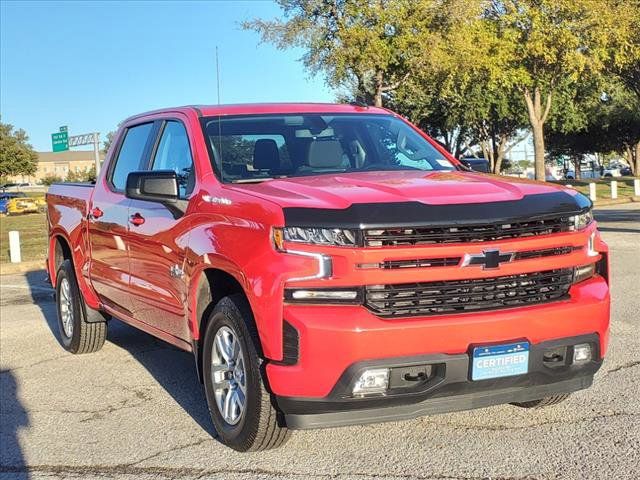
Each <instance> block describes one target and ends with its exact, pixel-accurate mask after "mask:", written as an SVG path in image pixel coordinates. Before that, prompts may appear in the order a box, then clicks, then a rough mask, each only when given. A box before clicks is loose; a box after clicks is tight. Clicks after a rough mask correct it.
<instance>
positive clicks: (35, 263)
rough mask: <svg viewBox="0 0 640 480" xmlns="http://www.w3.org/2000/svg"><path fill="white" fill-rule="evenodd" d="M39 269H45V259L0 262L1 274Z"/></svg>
mask: <svg viewBox="0 0 640 480" xmlns="http://www.w3.org/2000/svg"><path fill="white" fill-rule="evenodd" d="M38 270H45V262H44V260H32V261H29V262H21V263H0V275H13V274H15V273H27V272H37V271H38Z"/></svg>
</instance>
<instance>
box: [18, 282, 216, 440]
mask: <svg viewBox="0 0 640 480" xmlns="http://www.w3.org/2000/svg"><path fill="white" fill-rule="evenodd" d="M26 279H27V282H28V284H29V287H30V291H31V299H32V301H33V303H34V304H36V305H38V307H39V308H40V310H41V311H42V315H43V316H44V318H45V320H46V323H47V326H48V327H49V330H50V331H51V334H52V335H53V336H54V337H55V338H56V340H58V341H59V334H58V318H57V311H56V304H55V298H54V295H53V290H52V289H51V286H50V284H49V283H48V280H47V278H46V272H45V271H44V270H41V271H37V272H31V273H27V274H26ZM47 287H48V288H47ZM107 341H108V342H111V343H113V344H114V345H117V346H118V347H120V348H122V349H124V350H126V351H127V352H129V354H130V355H131V356H132V357H133V358H134V359H135V360H136V361H137V362H138V363H140V364H141V365H142V366H143V367H145V368H146V369H147V371H148V372H149V373H150V374H151V375H152V376H153V378H154V379H155V380H156V381H157V382H158V384H159V385H160V386H161V387H162V388H164V390H165V391H166V392H167V393H168V394H169V395H171V397H172V398H173V399H174V400H175V401H176V403H178V405H180V407H182V409H184V411H185V412H187V413H188V414H189V415H190V416H191V418H193V420H195V422H196V423H197V424H198V425H200V427H201V428H202V429H203V430H205V431H206V432H207V433H209V434H210V435H211V436H213V437H215V436H216V433H215V429H214V428H213V424H212V422H211V418H210V416H209V411H208V408H207V402H206V399H205V397H204V392H203V389H202V385H201V384H200V382H199V381H198V377H197V375H196V371H195V364H194V360H193V355H192V354H191V353H188V352H183V351H182V350H179V349H177V348H175V347H173V346H171V345H169V344H168V343H165V342H163V341H161V340H158V339H156V338H155V337H152V336H151V335H148V334H146V333H144V332H142V331H140V330H138V329H136V328H133V327H130V326H129V325H127V324H125V323H122V322H120V321H118V320H111V321H110V322H109V326H108V329H107ZM60 348H62V346H60ZM69 355H71V354H69Z"/></svg>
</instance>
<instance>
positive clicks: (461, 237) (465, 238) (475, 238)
mask: <svg viewBox="0 0 640 480" xmlns="http://www.w3.org/2000/svg"><path fill="white" fill-rule="evenodd" d="M572 226H573V222H572V221H571V219H570V217H557V218H549V219H544V220H531V221H526V222H517V223H493V224H479V225H450V226H439V227H393V228H376V229H367V230H364V232H363V237H364V244H365V246H367V247H388V246H411V245H429V244H438V243H468V242H488V241H494V240H502V239H505V238H522V237H533V236H539V235H548V234H551V233H560V232H568V231H570V230H571V228H572Z"/></svg>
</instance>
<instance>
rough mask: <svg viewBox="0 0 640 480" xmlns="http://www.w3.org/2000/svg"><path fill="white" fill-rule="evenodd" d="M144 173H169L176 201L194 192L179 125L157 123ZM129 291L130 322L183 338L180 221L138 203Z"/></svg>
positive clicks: (133, 209)
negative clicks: (173, 174) (176, 186)
mask: <svg viewBox="0 0 640 480" xmlns="http://www.w3.org/2000/svg"><path fill="white" fill-rule="evenodd" d="M158 132H159V133H158V139H157V140H156V142H155V143H156V145H155V147H154V148H153V150H152V153H151V156H150V162H149V164H148V165H147V167H146V168H147V169H149V170H174V171H175V172H176V173H177V174H178V178H179V182H180V197H181V198H182V199H187V198H189V196H190V195H191V193H192V191H193V190H194V183H195V171H194V163H193V155H192V153H191V148H190V143H189V137H188V134H187V129H186V127H185V125H184V123H183V122H182V121H180V120H179V119H167V120H163V121H161V122H160V126H159V130H158ZM129 220H130V227H129V235H128V239H129V245H130V268H131V279H130V282H131V283H130V286H131V292H132V294H133V295H132V298H133V302H134V305H133V309H134V317H135V318H136V320H140V321H142V322H145V323H147V324H149V325H151V326H153V327H156V328H158V329H160V330H162V331H164V332H166V333H169V334H171V335H173V336H175V337H178V338H182V339H186V338H188V332H187V324H186V322H185V318H186V297H187V290H186V285H185V281H184V275H183V269H184V262H185V258H186V252H185V250H186V247H187V244H188V240H189V239H188V233H187V232H188V229H187V228H185V225H184V222H185V217H184V216H177V215H175V214H174V213H173V212H172V211H171V210H169V209H168V208H167V207H165V206H164V205H161V204H159V203H153V202H146V201H142V200H132V201H131V203H130V204H129Z"/></svg>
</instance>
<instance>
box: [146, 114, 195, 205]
mask: <svg viewBox="0 0 640 480" xmlns="http://www.w3.org/2000/svg"><path fill="white" fill-rule="evenodd" d="M151 169H152V170H173V171H174V172H176V174H177V175H178V183H179V184H180V196H181V197H182V198H185V197H186V196H187V195H189V194H190V193H191V191H192V190H193V184H194V179H195V175H194V171H193V159H192V158H191V149H190V148H189V138H188V137H187V131H186V130H185V128H184V125H182V123H180V122H176V121H169V122H167V123H166V124H165V127H164V130H163V132H162V137H161V138H160V144H159V145H158V150H157V151H156V155H155V157H154V159H153V166H152V167H151Z"/></svg>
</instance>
